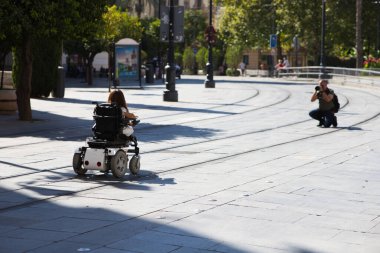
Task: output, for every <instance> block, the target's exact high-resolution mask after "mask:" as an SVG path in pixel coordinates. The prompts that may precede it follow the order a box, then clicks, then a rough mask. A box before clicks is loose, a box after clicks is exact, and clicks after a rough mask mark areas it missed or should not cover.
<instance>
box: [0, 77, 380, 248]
mask: <svg viewBox="0 0 380 253" xmlns="http://www.w3.org/2000/svg"><path fill="white" fill-rule="evenodd" d="M216 80H217V83H216V84H217V86H216V88H215V89H205V88H204V85H203V82H204V80H203V79H201V78H196V77H191V76H188V77H187V76H184V79H182V80H178V84H177V89H178V92H179V100H180V101H179V102H178V103H168V102H164V101H162V94H163V90H164V86H163V85H162V84H161V83H155V84H153V85H149V86H145V87H144V89H127V90H124V92H125V94H126V97H127V100H128V104H129V106H130V110H131V111H133V112H136V114H138V115H139V116H140V118H141V120H142V121H141V123H140V125H138V126H137V127H136V135H137V136H138V139H139V143H140V148H141V151H142V153H141V157H142V171H141V175H140V176H129V175H126V177H125V178H124V179H122V180H117V179H114V178H113V177H112V176H111V175H108V176H106V175H103V174H101V173H96V172H95V173H92V172H91V173H89V175H88V176H87V177H77V176H75V174H74V172H73V171H72V168H71V159H72V155H73V152H74V149H75V148H77V147H79V146H81V145H83V144H84V140H85V138H86V137H88V136H89V135H91V131H90V128H91V125H92V110H93V107H94V106H93V104H91V102H92V101H104V100H105V99H106V97H107V94H108V86H107V85H108V84H107V82H106V80H105V79H96V80H95V83H94V85H93V86H91V87H87V86H84V84H83V83H80V81H79V80H73V79H72V80H67V88H66V95H65V98H64V99H55V98H46V99H33V100H32V108H33V110H34V111H33V115H34V117H35V119H36V120H35V121H34V122H20V121H18V120H17V115H8V116H3V115H1V116H0V149H1V152H0V168H1V170H2V173H1V175H0V181H1V187H0V240H1V241H2V243H1V244H0V252H65V253H66V252H86V251H87V252H88V251H89V252H107V253H108V252H110V253H113V252H119V253H120V252H133V253H138V252H140V253H141V252H177V253H178V252H180V253H187V252H202V253H203V252H224V253H230V252H238V253H240V252H252V253H261V252H271V253H273V252H294V253H300V252H310V253H328V252H337V253H340V252H366V253H367V252H369V253H371V252H374V253H377V252H379V250H380V243H379V241H380V240H379V236H380V219H379V216H380V201H379V199H380V198H379V196H380V187H379V181H380V171H379V169H378V164H379V162H380V155H379V154H380V144H379V143H380V142H379V139H380V136H379V135H378V131H379V130H380V129H379V126H380V124H379V123H380V119H379V117H378V116H379V113H380V111H379V108H380V99H379V98H380V92H379V90H377V89H374V88H366V87H363V86H361V87H359V88H355V87H344V86H334V85H332V86H333V89H334V91H336V92H338V93H339V94H340V101H341V103H342V104H343V105H344V107H343V109H342V111H341V112H339V114H338V122H339V126H338V128H335V129H333V128H330V129H323V128H317V127H315V125H316V122H315V121H313V120H310V119H309V117H308V114H307V113H308V111H309V110H311V109H313V108H315V106H316V105H315V104H312V103H310V102H309V101H310V96H311V94H312V92H313V89H314V87H313V86H314V84H313V82H310V81H307V82H306V81H300V82H295V81H294V80H293V81H286V80H282V79H269V78H249V77H246V78H240V77H238V78H230V77H216Z"/></svg>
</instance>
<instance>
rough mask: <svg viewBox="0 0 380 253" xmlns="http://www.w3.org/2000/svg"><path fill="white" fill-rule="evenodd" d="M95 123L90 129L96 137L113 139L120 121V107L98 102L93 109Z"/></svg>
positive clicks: (115, 136)
mask: <svg viewBox="0 0 380 253" xmlns="http://www.w3.org/2000/svg"><path fill="white" fill-rule="evenodd" d="M93 117H94V120H95V125H94V127H93V129H92V131H93V132H94V136H95V138H96V139H102V140H107V141H113V140H115V139H116V138H117V135H118V134H119V131H120V128H121V123H122V111H121V108H120V107H118V106H117V105H115V104H108V103H104V104H100V105H96V107H95V109H94V116H93Z"/></svg>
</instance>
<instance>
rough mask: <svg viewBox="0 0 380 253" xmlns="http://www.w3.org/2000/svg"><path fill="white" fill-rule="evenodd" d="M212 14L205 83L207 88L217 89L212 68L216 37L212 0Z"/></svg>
mask: <svg viewBox="0 0 380 253" xmlns="http://www.w3.org/2000/svg"><path fill="white" fill-rule="evenodd" d="M209 5H210V13H209V27H208V29H207V33H208V34H207V40H208V62H207V64H206V68H207V76H206V77H207V79H206V81H205V87H206V88H215V81H214V75H213V66H212V43H213V42H214V41H213V38H212V37H214V36H215V31H214V28H213V27H212V0H210V4H209Z"/></svg>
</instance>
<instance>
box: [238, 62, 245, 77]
mask: <svg viewBox="0 0 380 253" xmlns="http://www.w3.org/2000/svg"><path fill="white" fill-rule="evenodd" d="M245 67H246V66H245V63H244V62H240V64H239V69H240V72H241V75H242V76H245Z"/></svg>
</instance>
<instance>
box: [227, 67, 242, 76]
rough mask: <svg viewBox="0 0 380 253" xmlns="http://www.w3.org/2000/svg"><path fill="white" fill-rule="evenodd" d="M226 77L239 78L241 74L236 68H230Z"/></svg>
mask: <svg viewBox="0 0 380 253" xmlns="http://www.w3.org/2000/svg"><path fill="white" fill-rule="evenodd" d="M226 75H227V76H239V75H240V72H239V70H237V69H236V68H228V69H227V70H226Z"/></svg>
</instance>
